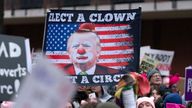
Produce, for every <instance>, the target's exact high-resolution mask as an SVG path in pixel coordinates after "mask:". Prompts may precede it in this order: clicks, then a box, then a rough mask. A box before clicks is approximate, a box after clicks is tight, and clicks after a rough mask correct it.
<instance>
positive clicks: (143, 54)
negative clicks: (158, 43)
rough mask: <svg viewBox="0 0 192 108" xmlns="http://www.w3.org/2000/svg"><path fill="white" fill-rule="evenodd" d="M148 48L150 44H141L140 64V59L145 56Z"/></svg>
mask: <svg viewBox="0 0 192 108" xmlns="http://www.w3.org/2000/svg"><path fill="white" fill-rule="evenodd" d="M150 49H151V46H142V47H140V64H141V61H142V59H143V58H144V56H145V53H146V52H149V50H150Z"/></svg>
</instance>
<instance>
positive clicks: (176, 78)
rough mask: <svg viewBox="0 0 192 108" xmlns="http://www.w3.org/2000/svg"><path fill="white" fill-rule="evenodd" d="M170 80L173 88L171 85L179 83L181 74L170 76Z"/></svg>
mask: <svg viewBox="0 0 192 108" xmlns="http://www.w3.org/2000/svg"><path fill="white" fill-rule="evenodd" d="M169 79H170V81H169V85H170V86H171V85H173V84H176V83H177V82H179V80H180V77H179V74H174V75H170V76H169Z"/></svg>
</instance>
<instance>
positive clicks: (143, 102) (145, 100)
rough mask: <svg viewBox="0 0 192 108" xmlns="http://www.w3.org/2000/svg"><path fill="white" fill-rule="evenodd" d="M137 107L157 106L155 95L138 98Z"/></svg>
mask: <svg viewBox="0 0 192 108" xmlns="http://www.w3.org/2000/svg"><path fill="white" fill-rule="evenodd" d="M137 108H155V104H154V98H153V97H150V98H149V97H141V98H138V99H137Z"/></svg>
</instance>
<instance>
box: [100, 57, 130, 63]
mask: <svg viewBox="0 0 192 108" xmlns="http://www.w3.org/2000/svg"><path fill="white" fill-rule="evenodd" d="M130 60H132V58H113V59H99V60H98V63H121V62H130Z"/></svg>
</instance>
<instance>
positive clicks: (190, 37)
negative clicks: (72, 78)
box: [3, 0, 192, 76]
mask: <svg viewBox="0 0 192 108" xmlns="http://www.w3.org/2000/svg"><path fill="white" fill-rule="evenodd" d="M138 7H141V8H142V27H141V45H142V46H145V45H150V46H151V47H152V48H155V49H162V50H171V51H175V56H174V58H173V62H172V70H171V73H180V75H181V76H184V68H185V67H186V66H189V65H192V43H191V41H192V0H4V25H3V31H4V33H5V34H10V35H19V36H25V37H27V38H30V43H31V48H35V49H41V47H42V43H43V34H44V25H45V18H46V12H47V11H48V10H49V9H50V8H56V9H57V8H58V9H74V10H86V9H89V10H90V9H91V10H120V9H134V8H138Z"/></svg>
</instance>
